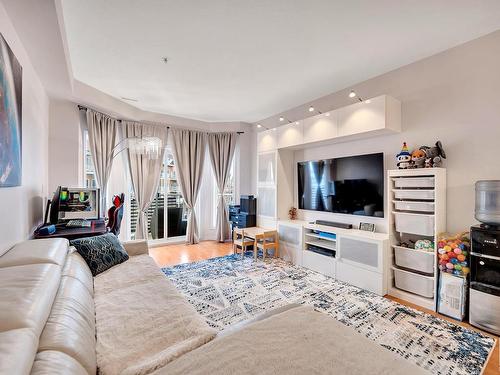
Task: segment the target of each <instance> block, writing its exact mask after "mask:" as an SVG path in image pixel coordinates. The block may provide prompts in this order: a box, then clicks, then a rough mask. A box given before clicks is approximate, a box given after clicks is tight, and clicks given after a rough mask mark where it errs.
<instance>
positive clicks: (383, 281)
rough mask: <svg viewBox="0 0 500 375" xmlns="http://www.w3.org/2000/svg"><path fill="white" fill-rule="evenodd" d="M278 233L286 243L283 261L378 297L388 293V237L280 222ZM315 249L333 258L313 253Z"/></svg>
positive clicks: (298, 222) (292, 222)
mask: <svg viewBox="0 0 500 375" xmlns="http://www.w3.org/2000/svg"><path fill="white" fill-rule="evenodd" d="M278 231H279V233H280V238H281V242H282V243H283V246H282V251H283V253H282V257H283V259H285V260H288V261H292V262H293V263H295V264H298V265H301V266H303V267H306V268H309V269H311V270H313V271H316V272H319V273H322V274H324V275H327V276H330V277H333V278H335V279H337V280H341V281H344V282H347V283H349V284H352V285H355V286H358V287H360V288H363V289H366V290H370V291H372V292H374V293H376V294H378V295H381V296H383V295H385V294H387V287H388V276H389V265H390V263H389V235H388V234H385V233H372V232H366V231H361V230H358V229H343V228H336V227H331V226H327V225H318V224H311V223H307V222H304V221H300V220H291V221H280V222H278ZM313 246H315V247H316V248H320V249H324V250H325V253H329V252H331V255H324V254H320V253H318V252H315V251H312V250H311V247H313ZM333 252H334V253H333ZM333 254H334V256H333Z"/></svg>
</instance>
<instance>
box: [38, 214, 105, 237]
mask: <svg viewBox="0 0 500 375" xmlns="http://www.w3.org/2000/svg"><path fill="white" fill-rule="evenodd" d="M91 222H92V225H91V226H90V227H89V228H67V227H65V226H56V231H55V232H54V233H52V234H48V235H45V236H44V235H41V234H39V233H38V232H37V231H35V234H34V238H35V239H42V238H66V239H68V240H74V239H77V238H83V237H93V236H99V235H101V234H105V233H106V232H107V231H108V230H107V228H106V223H105V222H104V219H98V220H91Z"/></svg>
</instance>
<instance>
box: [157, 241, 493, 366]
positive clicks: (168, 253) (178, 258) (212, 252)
mask: <svg viewBox="0 0 500 375" xmlns="http://www.w3.org/2000/svg"><path fill="white" fill-rule="evenodd" d="M232 253H233V249H232V246H231V244H230V243H219V242H216V241H203V242H200V243H199V244H197V245H185V244H179V245H166V246H161V247H154V248H151V249H150V250H149V254H150V255H151V256H152V257H153V259H154V260H155V261H156V263H157V264H158V265H159V266H160V267H166V266H173V265H176V264H181V263H190V262H195V261H199V260H204V259H210V258H215V257H220V256H224V255H228V254H232ZM387 298H389V299H391V300H393V301H396V302H399V303H401V304H403V305H406V306H410V307H412V308H414V309H416V310H420V311H424V312H426V313H428V314H431V315H434V316H437V317H439V318H441V319H445V320H448V321H450V322H453V323H455V324H459V325H462V326H464V327H467V328H470V329H473V330H476V331H481V330H479V329H477V328H475V327H472V326H471V325H470V324H468V323H462V322H457V321H456V320H453V319H451V318H448V317H446V316H443V315H441V314H438V313H435V312H434V311H431V310H427V309H424V308H422V307H420V306H416V305H414V304H412V303H409V302H406V301H403V300H400V299H397V298H394V297H390V296H388V297H387ZM483 333H485V334H487V335H490V334H489V333H487V332H483ZM490 336H492V337H494V338H496V339H497V343H496V346H495V349H494V350H493V352H492V353H491V356H490V360H489V361H488V364H487V366H486V368H485V370H484V372H483V375H494V374H499V373H500V363H499V361H500V351H499V340H498V337H495V336H493V335H490Z"/></svg>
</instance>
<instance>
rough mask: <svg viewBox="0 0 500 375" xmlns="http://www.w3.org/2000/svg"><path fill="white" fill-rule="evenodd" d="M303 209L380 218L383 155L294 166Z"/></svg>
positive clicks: (381, 211) (381, 215)
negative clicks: (296, 170)
mask: <svg viewBox="0 0 500 375" xmlns="http://www.w3.org/2000/svg"><path fill="white" fill-rule="evenodd" d="M297 167H298V194H299V197H298V202H299V208H300V209H303V210H314V211H326V212H334V213H341V214H350V215H363V216H376V217H384V154H382V153H378V154H369V155H359V156H350V157H343V158H336V159H325V160H317V161H304V162H300V163H298V166H297Z"/></svg>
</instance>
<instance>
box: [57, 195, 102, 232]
mask: <svg viewBox="0 0 500 375" xmlns="http://www.w3.org/2000/svg"><path fill="white" fill-rule="evenodd" d="M98 218H99V189H89V188H67V187H62V186H59V187H58V188H57V190H56V192H55V193H54V197H53V199H52V202H51V205H50V222H51V224H57V223H59V222H61V221H65V220H72V219H89V220H90V219H98Z"/></svg>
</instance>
